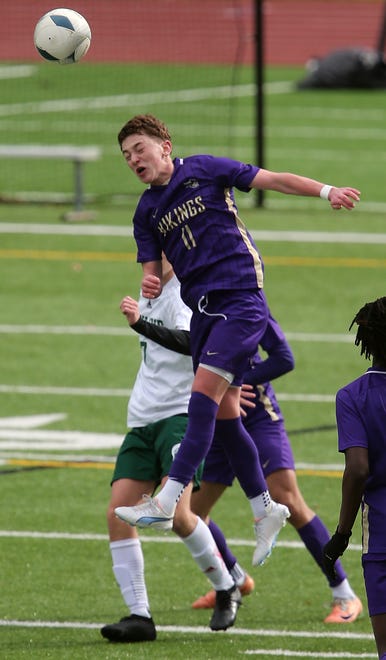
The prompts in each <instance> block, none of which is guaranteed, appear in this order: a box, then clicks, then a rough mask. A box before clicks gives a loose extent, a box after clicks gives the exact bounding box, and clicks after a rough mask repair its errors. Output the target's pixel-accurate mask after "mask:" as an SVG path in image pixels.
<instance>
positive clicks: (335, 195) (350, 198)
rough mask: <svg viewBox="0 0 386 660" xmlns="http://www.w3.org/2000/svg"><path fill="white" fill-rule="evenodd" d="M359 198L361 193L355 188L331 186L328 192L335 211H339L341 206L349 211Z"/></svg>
mask: <svg viewBox="0 0 386 660" xmlns="http://www.w3.org/2000/svg"><path fill="white" fill-rule="evenodd" d="M360 198H361V193H360V191H359V190H356V188H331V190H330V194H329V202H330V204H331V207H332V208H333V209H334V210H335V211H340V209H341V208H344V209H347V210H348V211H351V209H353V208H355V202H359V201H360Z"/></svg>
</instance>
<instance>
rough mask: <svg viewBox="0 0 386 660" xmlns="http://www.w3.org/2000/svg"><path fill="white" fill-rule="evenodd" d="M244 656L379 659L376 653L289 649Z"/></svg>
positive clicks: (260, 650)
mask: <svg viewBox="0 0 386 660" xmlns="http://www.w3.org/2000/svg"><path fill="white" fill-rule="evenodd" d="M240 653H241V654H243V655H261V656H264V657H268V656H272V657H274V658H322V659H323V660H329V659H330V658H377V657H378V656H377V654H376V653H350V652H349V651H336V652H334V651H331V652H327V653H326V652H319V651H289V650H287V649H270V650H267V649H249V650H247V651H240Z"/></svg>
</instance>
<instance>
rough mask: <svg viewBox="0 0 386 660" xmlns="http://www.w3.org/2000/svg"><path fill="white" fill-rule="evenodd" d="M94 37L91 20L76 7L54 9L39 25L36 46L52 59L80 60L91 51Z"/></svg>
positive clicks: (40, 51)
mask: <svg viewBox="0 0 386 660" xmlns="http://www.w3.org/2000/svg"><path fill="white" fill-rule="evenodd" d="M90 41H91V30H90V26H89V24H88V23H87V21H86V19H85V18H83V16H82V15H81V14H78V12H77V11H74V10H73V9H53V10H52V11H49V12H47V14H44V16H42V17H41V19H40V20H39V21H38V22H37V24H36V27H35V32H34V43H35V46H36V48H37V50H38V52H39V53H40V55H41V56H42V57H43V58H44V59H45V60H49V61H51V62H59V64H73V63H74V62H78V61H79V60H80V59H81V58H82V57H83V55H85V54H86V53H87V51H88V49H89V47H90Z"/></svg>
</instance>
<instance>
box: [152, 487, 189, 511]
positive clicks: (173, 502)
mask: <svg viewBox="0 0 386 660" xmlns="http://www.w3.org/2000/svg"><path fill="white" fill-rule="evenodd" d="M184 489H185V486H184V484H182V483H181V482H180V481H175V480H174V479H168V480H167V481H166V482H165V485H164V486H163V487H162V489H161V490H160V492H159V493H158V495H157V496H156V500H157V502H158V503H159V505H160V507H161V509H162V510H163V511H164V512H165V513H166V514H167V515H168V516H174V512H175V510H176V506H177V503H178V500H179V499H180V497H181V495H182V493H183V491H184Z"/></svg>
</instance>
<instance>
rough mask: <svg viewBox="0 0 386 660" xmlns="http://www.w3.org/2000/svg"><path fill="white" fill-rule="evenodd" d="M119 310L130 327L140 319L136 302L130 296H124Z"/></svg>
mask: <svg viewBox="0 0 386 660" xmlns="http://www.w3.org/2000/svg"><path fill="white" fill-rule="evenodd" d="M119 309H120V310H121V312H122V314H124V315H125V316H126V318H127V320H128V322H129V324H130V325H133V323H136V322H137V321H138V320H139V318H140V313H139V306H138V302H137V301H136V300H134V298H130V296H125V297H124V298H123V300H122V302H121V304H120V305H119Z"/></svg>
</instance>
